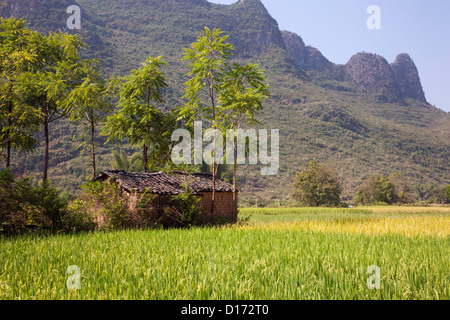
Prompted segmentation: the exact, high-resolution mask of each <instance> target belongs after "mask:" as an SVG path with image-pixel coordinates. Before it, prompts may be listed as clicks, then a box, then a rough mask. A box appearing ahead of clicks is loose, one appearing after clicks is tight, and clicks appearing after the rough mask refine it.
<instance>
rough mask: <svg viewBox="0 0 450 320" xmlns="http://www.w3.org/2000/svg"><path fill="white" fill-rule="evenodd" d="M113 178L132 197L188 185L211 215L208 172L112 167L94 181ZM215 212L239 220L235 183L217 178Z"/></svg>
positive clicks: (171, 192)
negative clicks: (234, 191)
mask: <svg viewBox="0 0 450 320" xmlns="http://www.w3.org/2000/svg"><path fill="white" fill-rule="evenodd" d="M107 179H112V180H114V181H115V182H116V183H118V185H119V187H120V190H121V191H122V192H124V193H125V194H127V195H128V196H129V197H130V199H133V198H136V196H137V195H138V194H141V193H142V192H144V191H145V190H148V192H150V193H152V194H155V195H158V196H171V195H177V194H180V193H183V192H185V191H186V185H188V186H189V189H190V191H191V192H192V194H193V195H195V196H196V197H199V198H200V199H201V201H200V206H201V208H202V209H203V211H204V212H206V213H207V214H211V203H212V190H213V180H212V174H209V173H186V172H181V171H174V172H170V173H164V172H152V173H137V172H126V171H123V170H110V171H105V172H103V173H101V174H100V175H99V176H97V178H95V179H94V181H105V180H107ZM215 189H216V192H215V201H214V208H215V209H214V215H215V216H223V217H224V218H226V219H232V220H236V219H237V216H236V212H237V207H238V192H239V189H237V190H236V195H235V200H234V201H233V185H232V184H230V183H228V182H226V181H223V180H221V179H218V178H216V183H215Z"/></svg>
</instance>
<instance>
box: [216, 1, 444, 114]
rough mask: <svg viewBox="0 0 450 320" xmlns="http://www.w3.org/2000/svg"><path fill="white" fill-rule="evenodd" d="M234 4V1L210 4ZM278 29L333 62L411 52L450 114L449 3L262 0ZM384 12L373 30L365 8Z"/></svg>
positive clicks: (431, 96) (430, 93) (428, 88)
mask: <svg viewBox="0 0 450 320" xmlns="http://www.w3.org/2000/svg"><path fill="white" fill-rule="evenodd" d="M209 1H210V2H214V3H222V4H231V3H234V2H237V1H235V0H209ZM262 2H263V4H264V5H265V7H266V8H267V10H268V11H269V13H270V14H271V15H272V17H273V18H274V19H275V20H277V21H278V24H279V26H280V29H282V30H288V31H292V32H295V33H297V34H298V35H300V36H301V37H302V38H303V41H304V42H305V44H306V45H311V46H313V47H316V48H318V49H319V50H320V51H321V52H322V53H323V55H324V56H325V57H326V58H328V59H329V60H330V61H332V62H334V63H339V64H345V63H346V62H347V61H348V60H349V59H350V58H351V56H352V55H354V54H356V53H358V52H361V51H366V52H372V53H377V54H379V55H382V56H383V57H385V58H386V60H387V61H388V62H389V63H392V62H393V61H394V59H395V57H396V56H397V55H398V54H399V53H403V52H405V53H408V54H409V55H410V56H411V58H412V59H413V60H414V62H415V63H416V66H417V68H418V70H419V75H420V78H421V80H422V86H423V89H424V91H425V96H426V98H427V100H428V102H429V103H431V104H432V105H435V106H436V107H438V108H440V109H442V110H445V111H447V112H450V1H448V0H429V1H423V0H316V1H314V0H262ZM370 5H377V6H379V7H380V9H381V29H379V30H369V29H368V28H367V25H366V21H367V19H368V18H369V16H370V14H368V13H367V8H368V7H369V6H370Z"/></svg>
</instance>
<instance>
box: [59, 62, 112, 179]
mask: <svg viewBox="0 0 450 320" xmlns="http://www.w3.org/2000/svg"><path fill="white" fill-rule="evenodd" d="M99 67H100V63H99V62H98V61H97V60H85V61H84V62H83V71H82V72H83V73H84V77H83V82H82V83H81V84H80V85H79V86H77V87H75V89H73V90H72V91H71V92H70V94H69V96H68V98H67V99H66V102H67V104H68V107H69V108H70V110H71V111H70V116H69V117H70V120H71V121H74V122H77V121H83V122H84V132H83V134H82V136H81V139H82V140H83V142H82V144H81V145H85V143H87V142H89V143H88V144H89V147H88V148H89V149H90V152H91V161H92V175H93V178H95V176H96V172H97V166H96V157H95V138H96V130H97V129H98V126H99V125H100V124H101V123H102V122H103V121H105V119H106V117H107V116H108V115H109V113H111V111H112V103H111V101H110V99H109V96H108V94H107V92H106V82H105V81H104V80H103V78H102V75H101V72H100V70H99Z"/></svg>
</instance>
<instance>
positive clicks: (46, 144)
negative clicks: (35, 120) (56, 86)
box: [42, 102, 50, 184]
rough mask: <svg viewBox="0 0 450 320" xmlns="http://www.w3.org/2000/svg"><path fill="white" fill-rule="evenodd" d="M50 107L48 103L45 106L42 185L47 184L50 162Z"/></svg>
mask: <svg viewBox="0 0 450 320" xmlns="http://www.w3.org/2000/svg"><path fill="white" fill-rule="evenodd" d="M49 122H50V119H49V105H48V102H45V104H44V140H45V151H44V174H43V177H42V183H43V184H45V183H46V182H47V180H48V160H49V144H50V142H49V138H48V136H49V133H48V127H49Z"/></svg>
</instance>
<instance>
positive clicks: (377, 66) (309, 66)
mask: <svg viewBox="0 0 450 320" xmlns="http://www.w3.org/2000/svg"><path fill="white" fill-rule="evenodd" d="M281 34H282V37H283V41H284V43H285V46H286V50H287V52H288V53H289V54H290V56H291V57H292V58H293V59H294V61H295V63H296V64H297V66H299V67H300V68H302V69H305V70H317V71H321V72H325V73H327V74H329V75H331V76H332V78H333V79H335V80H347V81H350V82H351V83H353V84H354V86H355V87H356V89H357V90H358V91H360V92H365V93H372V94H381V95H385V96H386V97H388V98H389V99H391V100H392V99H394V100H401V99H403V98H411V99H415V100H419V101H422V102H425V103H426V102H427V101H426V99H425V94H424V92H423V89H422V85H421V82H420V77H419V73H418V71H417V68H416V65H415V64H414V61H413V60H412V59H411V57H410V56H409V55H408V54H405V53H402V54H400V55H398V56H397V58H396V59H395V61H394V63H392V64H389V63H388V62H387V61H386V59H385V58H383V57H382V56H380V55H377V54H372V53H367V52H361V53H358V54H355V55H354V56H353V57H351V58H350V60H349V61H348V62H347V63H346V64H345V65H336V64H334V63H332V62H330V61H329V60H328V59H327V58H325V57H324V56H323V55H322V53H321V52H320V51H319V50H318V49H316V48H313V47H311V46H306V45H305V43H304V42H303V40H302V38H301V37H300V36H299V35H297V34H295V33H293V32H289V31H282V32H281Z"/></svg>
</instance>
